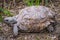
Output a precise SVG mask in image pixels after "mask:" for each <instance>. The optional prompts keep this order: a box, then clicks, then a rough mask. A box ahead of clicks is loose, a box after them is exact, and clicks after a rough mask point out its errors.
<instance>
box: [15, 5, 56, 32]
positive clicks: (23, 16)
mask: <svg viewBox="0 0 60 40" xmlns="http://www.w3.org/2000/svg"><path fill="white" fill-rule="evenodd" d="M54 16H55V12H53V11H52V10H51V9H49V8H48V7H45V6H30V7H26V8H24V9H22V10H19V14H18V15H17V17H16V20H17V25H18V27H19V29H20V30H24V31H27V32H38V31H41V30H43V29H44V28H46V27H48V25H50V24H51V23H50V22H54V20H53V19H52V18H54Z"/></svg>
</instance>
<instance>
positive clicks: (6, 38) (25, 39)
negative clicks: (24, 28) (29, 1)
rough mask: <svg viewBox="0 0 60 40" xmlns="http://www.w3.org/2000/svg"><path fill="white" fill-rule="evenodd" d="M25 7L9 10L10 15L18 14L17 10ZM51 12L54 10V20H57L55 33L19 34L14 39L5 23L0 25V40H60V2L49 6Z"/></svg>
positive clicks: (10, 28) (10, 29)
mask: <svg viewBox="0 0 60 40" xmlns="http://www.w3.org/2000/svg"><path fill="white" fill-rule="evenodd" d="M24 7H26V6H24V5H23V6H21V5H20V6H19V7H17V9H12V10H13V11H12V10H10V11H11V12H12V13H15V15H16V13H18V12H17V11H18V9H22V8H24ZM48 7H50V8H51V9H52V10H54V11H55V12H56V13H57V15H56V20H57V22H58V23H57V25H56V31H55V32H53V33H48V32H46V31H44V32H40V33H20V32H19V35H18V36H16V37H14V36H13V32H12V27H9V26H8V25H7V24H5V23H0V28H1V30H0V40H60V2H55V3H52V5H51V4H49V6H48Z"/></svg>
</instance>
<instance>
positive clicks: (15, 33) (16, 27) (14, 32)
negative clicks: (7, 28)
mask: <svg viewBox="0 0 60 40" xmlns="http://www.w3.org/2000/svg"><path fill="white" fill-rule="evenodd" d="M13 34H14V36H16V35H18V26H17V25H16V24H14V26H13Z"/></svg>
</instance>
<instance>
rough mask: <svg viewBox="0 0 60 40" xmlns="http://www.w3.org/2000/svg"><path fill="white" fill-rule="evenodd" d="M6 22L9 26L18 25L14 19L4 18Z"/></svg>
mask: <svg viewBox="0 0 60 40" xmlns="http://www.w3.org/2000/svg"><path fill="white" fill-rule="evenodd" d="M4 22H5V23H7V24H15V23H17V21H16V19H15V18H14V17H6V18H4Z"/></svg>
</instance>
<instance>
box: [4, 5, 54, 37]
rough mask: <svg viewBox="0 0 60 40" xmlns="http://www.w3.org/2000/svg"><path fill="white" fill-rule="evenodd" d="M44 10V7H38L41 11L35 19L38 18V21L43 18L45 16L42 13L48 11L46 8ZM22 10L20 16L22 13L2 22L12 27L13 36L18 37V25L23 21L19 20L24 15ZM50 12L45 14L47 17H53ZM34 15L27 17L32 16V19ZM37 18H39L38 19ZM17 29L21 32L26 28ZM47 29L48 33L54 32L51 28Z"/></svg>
mask: <svg viewBox="0 0 60 40" xmlns="http://www.w3.org/2000/svg"><path fill="white" fill-rule="evenodd" d="M32 8H33V10H34V6H32ZM41 8H42V9H41ZM45 8H46V7H44V6H40V9H41V10H42V11H41V14H37V15H38V16H36V17H35V18H38V19H41V18H44V17H45V15H44V14H43V11H44V12H46V10H47V9H48V8H47V9H46V10H45ZM24 10H25V9H23V10H22V11H23V13H22V14H21V12H22V11H20V12H19V14H18V15H16V16H13V17H7V18H4V22H5V23H7V24H10V25H11V26H13V33H14V35H15V36H16V35H18V27H19V26H20V25H19V24H20V22H21V21H23V20H21V19H22V16H23V15H24V14H25V13H24V12H25V11H24ZM33 10H32V12H33ZM48 11H49V10H48ZM50 11H51V10H50ZM50 11H49V12H47V13H48V14H47V15H48V16H51V17H53V15H54V14H52V13H50ZM28 13H29V12H28ZM26 14H27V13H26ZM34 15H35V14H34ZM34 15H33V13H32V15H31V13H30V14H29V16H33V17H34ZM43 15H44V16H43ZM39 16H40V17H39ZM25 17H26V16H25ZM25 17H24V18H25ZM27 18H29V17H28V16H27ZM19 28H20V29H22V30H27V29H26V27H19ZM47 29H48V30H49V31H50V32H51V31H53V30H54V28H53V27H48V28H47Z"/></svg>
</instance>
